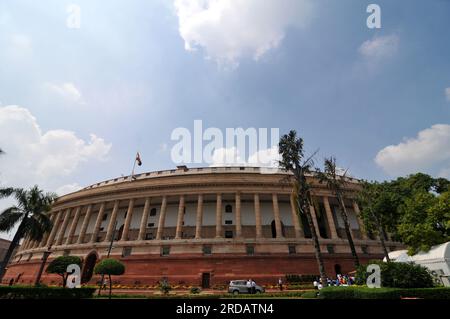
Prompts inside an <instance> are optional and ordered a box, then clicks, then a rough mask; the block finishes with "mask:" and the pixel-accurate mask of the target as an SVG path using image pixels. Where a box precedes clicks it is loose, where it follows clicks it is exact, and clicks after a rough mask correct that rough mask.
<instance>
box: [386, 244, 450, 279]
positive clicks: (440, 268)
mask: <svg viewBox="0 0 450 319" xmlns="http://www.w3.org/2000/svg"><path fill="white" fill-rule="evenodd" d="M389 258H390V259H391V261H394V262H413V263H415V264H418V265H421V266H423V267H426V268H428V270H430V273H431V274H432V275H433V276H434V277H435V278H436V280H439V281H440V282H441V283H442V284H444V285H445V286H450V242H446V243H444V244H441V245H436V246H433V247H431V249H430V250H429V251H427V252H419V253H417V254H415V255H413V256H409V255H408V252H407V250H396V251H391V252H390V253H389ZM384 261H386V258H385V259H384Z"/></svg>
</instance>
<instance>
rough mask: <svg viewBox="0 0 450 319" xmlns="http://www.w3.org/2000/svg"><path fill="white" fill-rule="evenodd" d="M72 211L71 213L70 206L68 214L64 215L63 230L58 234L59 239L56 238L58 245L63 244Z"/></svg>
mask: <svg viewBox="0 0 450 319" xmlns="http://www.w3.org/2000/svg"><path fill="white" fill-rule="evenodd" d="M70 213H71V210H70V208H68V209H67V210H66V216H65V217H64V221H63V224H62V226H61V230H60V231H59V234H58V239H57V240H56V245H57V246H58V245H61V244H62V241H63V238H64V233H65V232H66V228H67V225H68V224H69V220H70Z"/></svg>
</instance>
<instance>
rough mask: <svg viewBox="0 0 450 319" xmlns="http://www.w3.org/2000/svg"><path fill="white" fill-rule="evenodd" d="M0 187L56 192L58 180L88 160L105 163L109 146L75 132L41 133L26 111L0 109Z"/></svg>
mask: <svg viewBox="0 0 450 319" xmlns="http://www.w3.org/2000/svg"><path fill="white" fill-rule="evenodd" d="M0 145H1V147H2V149H3V150H4V151H5V153H6V154H4V155H2V156H1V157H0V167H1V169H0V183H1V184H4V185H5V184H6V185H11V186H16V187H29V186H31V185H34V184H39V185H40V186H41V187H42V188H48V187H50V189H49V190H51V189H55V188H57V187H58V186H59V185H60V184H59V183H60V182H61V178H62V177H64V176H69V175H70V174H71V173H73V172H74V171H75V170H76V169H77V167H78V166H79V165H80V164H81V163H84V162H87V161H90V160H97V161H102V160H105V159H106V157H107V155H108V153H109V151H110V149H111V144H108V143H106V142H105V141H104V140H103V139H102V138H100V137H97V136H96V135H94V134H91V135H90V138H89V140H88V141H85V140H83V139H80V138H79V137H77V136H76V135H75V133H74V132H71V131H66V130H50V131H47V132H42V130H41V129H40V127H39V125H38V123H37V120H36V118H35V117H34V116H33V115H32V114H31V113H30V111H29V110H27V109H26V108H23V107H19V106H5V107H0Z"/></svg>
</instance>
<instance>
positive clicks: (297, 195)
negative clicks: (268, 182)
mask: <svg viewBox="0 0 450 319" xmlns="http://www.w3.org/2000/svg"><path fill="white" fill-rule="evenodd" d="M278 152H279V153H280V155H281V160H280V162H279V165H280V167H281V168H283V169H285V170H287V171H288V172H291V173H292V176H293V179H294V182H293V185H294V187H293V192H292V196H293V197H294V198H293V199H294V205H295V209H296V211H297V214H298V215H299V216H300V217H301V216H302V215H303V216H305V217H306V220H307V221H308V225H309V228H310V230H311V237H312V239H313V243H314V253H315V257H316V261H317V264H318V266H319V273H320V278H321V279H322V285H323V286H324V287H325V286H326V285H327V276H326V274H325V266H324V263H323V258H322V253H321V251H320V244H319V238H318V236H317V233H316V229H315V228H314V223H313V219H312V216H311V212H310V207H311V206H312V198H311V186H310V182H309V181H308V180H307V175H308V174H310V173H311V172H312V171H313V161H312V157H310V158H307V159H305V158H304V150H303V139H302V138H301V137H297V132H296V131H295V130H291V131H290V132H289V133H288V134H285V135H283V136H282V137H281V138H280V142H279V143H278Z"/></svg>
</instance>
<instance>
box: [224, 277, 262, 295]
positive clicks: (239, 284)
mask: <svg viewBox="0 0 450 319" xmlns="http://www.w3.org/2000/svg"><path fill="white" fill-rule="evenodd" d="M228 292H229V293H230V294H233V295H238V294H248V288H247V280H231V281H230V284H229V286H228ZM263 292H264V288H263V287H261V286H258V285H256V286H255V293H257V294H261V293H263Z"/></svg>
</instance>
